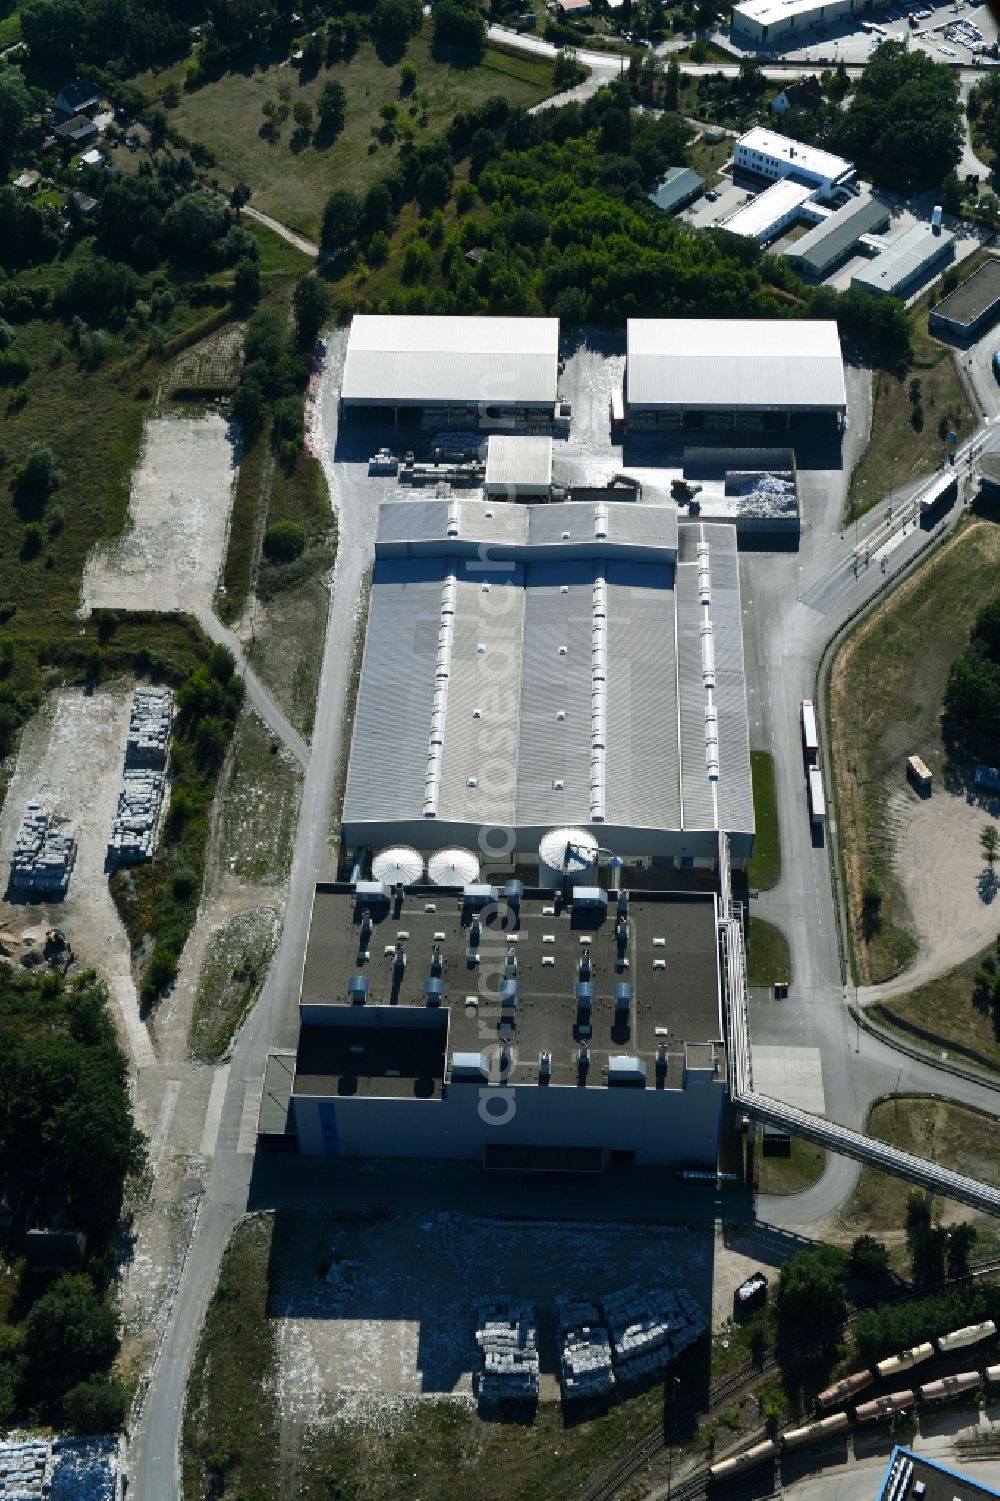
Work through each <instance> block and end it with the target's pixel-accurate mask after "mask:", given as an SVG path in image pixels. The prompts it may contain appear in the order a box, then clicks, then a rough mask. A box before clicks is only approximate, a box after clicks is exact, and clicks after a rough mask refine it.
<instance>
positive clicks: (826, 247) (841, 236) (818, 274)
mask: <svg viewBox="0 0 1000 1501" xmlns="http://www.w3.org/2000/svg"><path fill="white" fill-rule="evenodd" d="M888 227H889V210H888V208H887V207H886V205H885V204H884V203H880V202H879V200H878V199H877V198H852V199H851V201H850V203H847V204H845V205H844V207H843V208H840V209H837V210H835V212H834V213H832V214H830V215H829V217H828V218H826V219H823V220H822V221H821V222H820V223H819V224H817V225H815V226H814V227H813V228H812V229H810V230H809V232H808V233H807V234H804V235H803V236H802V238H801V239H800V240H796V241H795V244H794V245H790V246H789V248H788V249H787V250H786V251H785V255H786V256H787V258H788V259H789V261H791V263H792V265H793V266H794V267H795V269H796V271H799V272H801V273H802V274H803V275H805V276H812V277H815V278H816V280H817V281H818V280H820V279H821V278H822V277H824V276H829V274H830V272H831V271H833V270H834V269H835V268H836V267H837V266H839V265H840V263H841V261H843V260H846V259H847V257H848V256H849V255H851V254H852V252H853V251H854V248H855V246H856V245H857V243H858V241H859V240H860V239H861V236H862V235H872V234H881V233H882V231H883V230H885V229H888Z"/></svg>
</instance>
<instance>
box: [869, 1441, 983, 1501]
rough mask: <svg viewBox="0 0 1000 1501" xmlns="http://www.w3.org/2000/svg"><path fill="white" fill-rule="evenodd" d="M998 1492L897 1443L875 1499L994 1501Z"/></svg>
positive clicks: (901, 1500)
mask: <svg viewBox="0 0 1000 1501" xmlns="http://www.w3.org/2000/svg"><path fill="white" fill-rule="evenodd" d="M997 1495H1000V1492H998V1491H996V1490H994V1489H993V1487H992V1486H989V1485H984V1484H983V1482H982V1481H980V1480H973V1479H972V1477H971V1475H963V1474H961V1472H960V1471H958V1470H955V1469H952V1467H951V1465H946V1464H942V1462H941V1461H940V1460H939V1459H931V1458H929V1457H928V1456H927V1455H926V1454H916V1453H914V1451H913V1450H912V1449H904V1448H903V1447H902V1445H898V1444H897V1446H896V1447H895V1448H894V1449H893V1451H892V1454H891V1455H890V1458H889V1463H888V1465H887V1466H886V1471H885V1477H884V1479H883V1481H882V1484H881V1486H880V1487H879V1491H878V1497H877V1501H915V1498H919V1501H993V1498H994V1497H996V1496H997Z"/></svg>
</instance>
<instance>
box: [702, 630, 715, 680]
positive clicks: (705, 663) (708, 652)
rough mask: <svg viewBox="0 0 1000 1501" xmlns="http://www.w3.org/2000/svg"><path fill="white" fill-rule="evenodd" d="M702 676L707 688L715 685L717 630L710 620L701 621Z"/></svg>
mask: <svg viewBox="0 0 1000 1501" xmlns="http://www.w3.org/2000/svg"><path fill="white" fill-rule="evenodd" d="M701 676H702V681H703V682H704V684H705V687H706V688H714V687H715V632H714V631H713V629H712V622H711V621H710V620H703V621H702V623H701Z"/></svg>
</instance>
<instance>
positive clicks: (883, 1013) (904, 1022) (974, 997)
mask: <svg viewBox="0 0 1000 1501" xmlns="http://www.w3.org/2000/svg"><path fill="white" fill-rule="evenodd" d="M991 957H992V958H994V959H995V958H996V957H997V946H996V944H991V945H990V946H989V948H986V949H983V950H982V951H981V953H978V954H976V955H974V956H973V958H971V959H967V960H966V961H965V963H964V964H959V965H958V966H957V967H956V968H955V969H953V970H950V971H949V972H948V973H947V974H946V975H941V976H940V977H939V978H938V979H936V980H934V981H932V982H931V983H930V984H929V985H921V986H919V987H918V988H917V989H916V990H911V991H910V992H909V994H907V995H900V996H893V997H891V998H890V999H889V1000H885V1001H882V1002H881V1003H880V1004H879V1005H878V1006H872V1007H871V1008H870V1009H869V1010H868V1012H867V1015H869V1016H870V1017H871V1018H872V1020H873V1021H876V1022H878V1023H879V1025H880V1026H883V1027H888V1028H889V1029H890V1030H891V1031H893V1032H898V1033H899V1034H900V1035H901V1036H902V1037H905V1038H906V1039H907V1040H908V1041H910V1042H913V1043H916V1044H917V1045H918V1046H919V1047H926V1048H930V1049H932V1050H933V1051H935V1052H938V1051H940V1050H942V1049H943V1050H945V1051H946V1052H947V1053H948V1054H949V1056H950V1057H954V1058H956V1059H967V1060H968V1061H969V1062H970V1063H974V1064H976V1065H978V1066H979V1067H980V1068H988V1069H990V1070H992V1071H993V1072H994V1073H1000V1030H998V1024H1000V1017H998V1016H996V1015H994V1013H993V1011H992V1009H991V1007H990V1006H989V1005H988V1004H987V1003H986V1002H985V1001H984V1000H982V999H981V998H980V997H979V996H978V994H977V990H976V985H975V981H974V979H973V975H974V974H975V972H976V970H977V969H978V967H979V965H980V964H982V963H983V961H984V960H985V959H988V958H991Z"/></svg>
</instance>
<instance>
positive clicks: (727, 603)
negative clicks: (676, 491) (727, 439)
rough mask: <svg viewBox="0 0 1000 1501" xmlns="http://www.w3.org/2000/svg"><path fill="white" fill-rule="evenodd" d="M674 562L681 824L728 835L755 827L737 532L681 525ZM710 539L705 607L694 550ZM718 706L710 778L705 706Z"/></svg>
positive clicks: (732, 528) (726, 527)
mask: <svg viewBox="0 0 1000 1501" xmlns="http://www.w3.org/2000/svg"><path fill="white" fill-rule="evenodd" d="M681 542H682V546H681V553H680V561H679V562H678V566H677V660H678V681H679V686H680V726H681V790H682V797H683V807H684V827H685V828H686V829H699V828H701V829H704V828H709V829H711V828H720V829H726V830H728V831H729V832H730V833H737V832H749V831H751V830H752V829H753V827H754V814H753V791H752V788H751V784H750V731H749V723H748V719H747V707H746V680H745V676H744V669H743V629H742V620H741V613H740V589H739V558H738V554H737V551H736V530H735V528H734V527H731V526H727V525H725V524H718V525H710V524H706V525H701V526H684V527H682V528H681ZM699 542H707V544H708V549H709V552H708V569H709V578H710V599H709V603H708V605H707V607H706V606H705V605H703V603H702V598H701V593H700V589H699V567H698V562H697V560H696V557H695V548H696V546H697V544H698V543H699ZM706 618H707V619H708V620H709V621H710V622H711V626H712V639H713V643H714V653H713V655H714V673H713V676H712V683H713V686H712V689H711V694H709V691H708V688H707V686H706V681H705V671H704V658H703V654H702V625H703V622H704V621H705V619H706ZM709 704H711V706H712V707H713V708H714V710H715V715H716V718H715V723H716V727H717V731H718V755H719V775H718V779H717V780H715V781H713V780H711V779H710V778H709V774H708V763H707V760H706V753H705V738H706V719H705V711H706V708H707V707H708V706H709Z"/></svg>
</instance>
